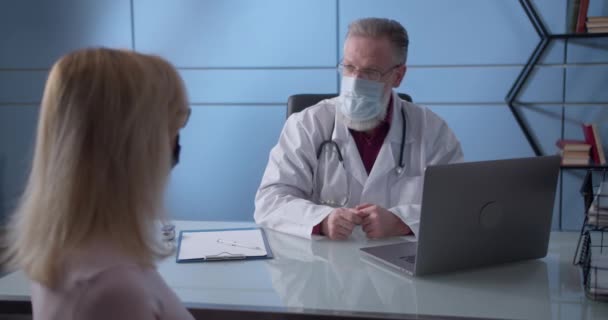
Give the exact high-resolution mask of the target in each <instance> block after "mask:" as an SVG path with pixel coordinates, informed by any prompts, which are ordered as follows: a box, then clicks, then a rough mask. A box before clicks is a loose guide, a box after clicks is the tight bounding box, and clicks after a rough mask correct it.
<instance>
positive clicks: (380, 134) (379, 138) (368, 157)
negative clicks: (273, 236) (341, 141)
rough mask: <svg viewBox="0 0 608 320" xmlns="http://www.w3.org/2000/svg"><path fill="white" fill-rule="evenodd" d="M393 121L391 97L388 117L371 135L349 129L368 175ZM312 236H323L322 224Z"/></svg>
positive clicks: (316, 227) (315, 228) (313, 231)
mask: <svg viewBox="0 0 608 320" xmlns="http://www.w3.org/2000/svg"><path fill="white" fill-rule="evenodd" d="M392 120H393V97H392V96H391V99H390V100H389V102H388V109H387V110H386V117H385V118H384V120H383V121H382V122H380V124H378V126H376V127H375V128H374V129H372V132H371V133H370V134H368V133H366V132H363V131H355V130H353V129H348V131H350V134H351V136H353V139H354V140H355V144H357V149H358V150H359V155H360V156H361V161H363V166H365V171H367V174H368V175H369V173H370V172H371V171H372V168H373V167H374V163H375V162H376V158H378V153H380V149H381V148H382V144H383V143H384V139H385V138H386V136H387V135H388V130H389V129H390V128H391V122H392ZM312 234H321V224H320V223H319V224H318V225H316V226H314V228H312Z"/></svg>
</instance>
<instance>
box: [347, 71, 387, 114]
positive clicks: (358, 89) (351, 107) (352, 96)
mask: <svg viewBox="0 0 608 320" xmlns="http://www.w3.org/2000/svg"><path fill="white" fill-rule="evenodd" d="M383 97H384V83H382V82H377V81H371V80H366V79H360V78H353V77H342V85H341V86H340V97H339V101H340V111H341V112H342V114H343V115H344V116H346V117H347V118H349V119H350V120H353V121H366V120H371V119H373V118H375V117H377V116H378V115H379V114H380V113H382V110H383V108H384V106H383V105H382V104H383V103H384V99H383Z"/></svg>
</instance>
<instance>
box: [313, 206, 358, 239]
mask: <svg viewBox="0 0 608 320" xmlns="http://www.w3.org/2000/svg"><path fill="white" fill-rule="evenodd" d="M361 222H362V219H361V217H359V216H358V215H357V211H356V210H354V209H349V208H336V209H334V210H333V211H332V212H331V213H330V214H329V215H328V216H327V217H325V219H323V221H322V222H321V232H323V234H324V235H326V236H327V237H329V238H330V239H332V240H345V239H346V238H348V237H349V236H350V234H351V233H352V232H353V229H354V228H355V226H356V225H359V224H361Z"/></svg>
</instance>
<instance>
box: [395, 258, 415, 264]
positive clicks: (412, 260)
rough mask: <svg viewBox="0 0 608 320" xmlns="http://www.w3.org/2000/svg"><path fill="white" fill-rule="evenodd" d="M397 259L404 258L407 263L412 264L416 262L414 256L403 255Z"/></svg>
mask: <svg viewBox="0 0 608 320" xmlns="http://www.w3.org/2000/svg"><path fill="white" fill-rule="evenodd" d="M399 260H404V261H405V262H407V263H411V264H414V262H416V256H403V257H399Z"/></svg>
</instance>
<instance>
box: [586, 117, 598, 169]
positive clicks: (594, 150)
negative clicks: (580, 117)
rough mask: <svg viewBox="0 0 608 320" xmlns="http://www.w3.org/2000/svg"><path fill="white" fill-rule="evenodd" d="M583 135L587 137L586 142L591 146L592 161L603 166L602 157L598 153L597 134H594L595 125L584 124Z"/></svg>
mask: <svg viewBox="0 0 608 320" xmlns="http://www.w3.org/2000/svg"><path fill="white" fill-rule="evenodd" d="M582 126H583V135H584V136H585V142H587V143H588V144H590V145H591V159H592V160H593V162H594V163H596V164H601V162H600V155H599V153H598V146H597V143H596V141H595V133H594V132H593V127H594V125H593V124H590V123H583V125H582Z"/></svg>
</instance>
